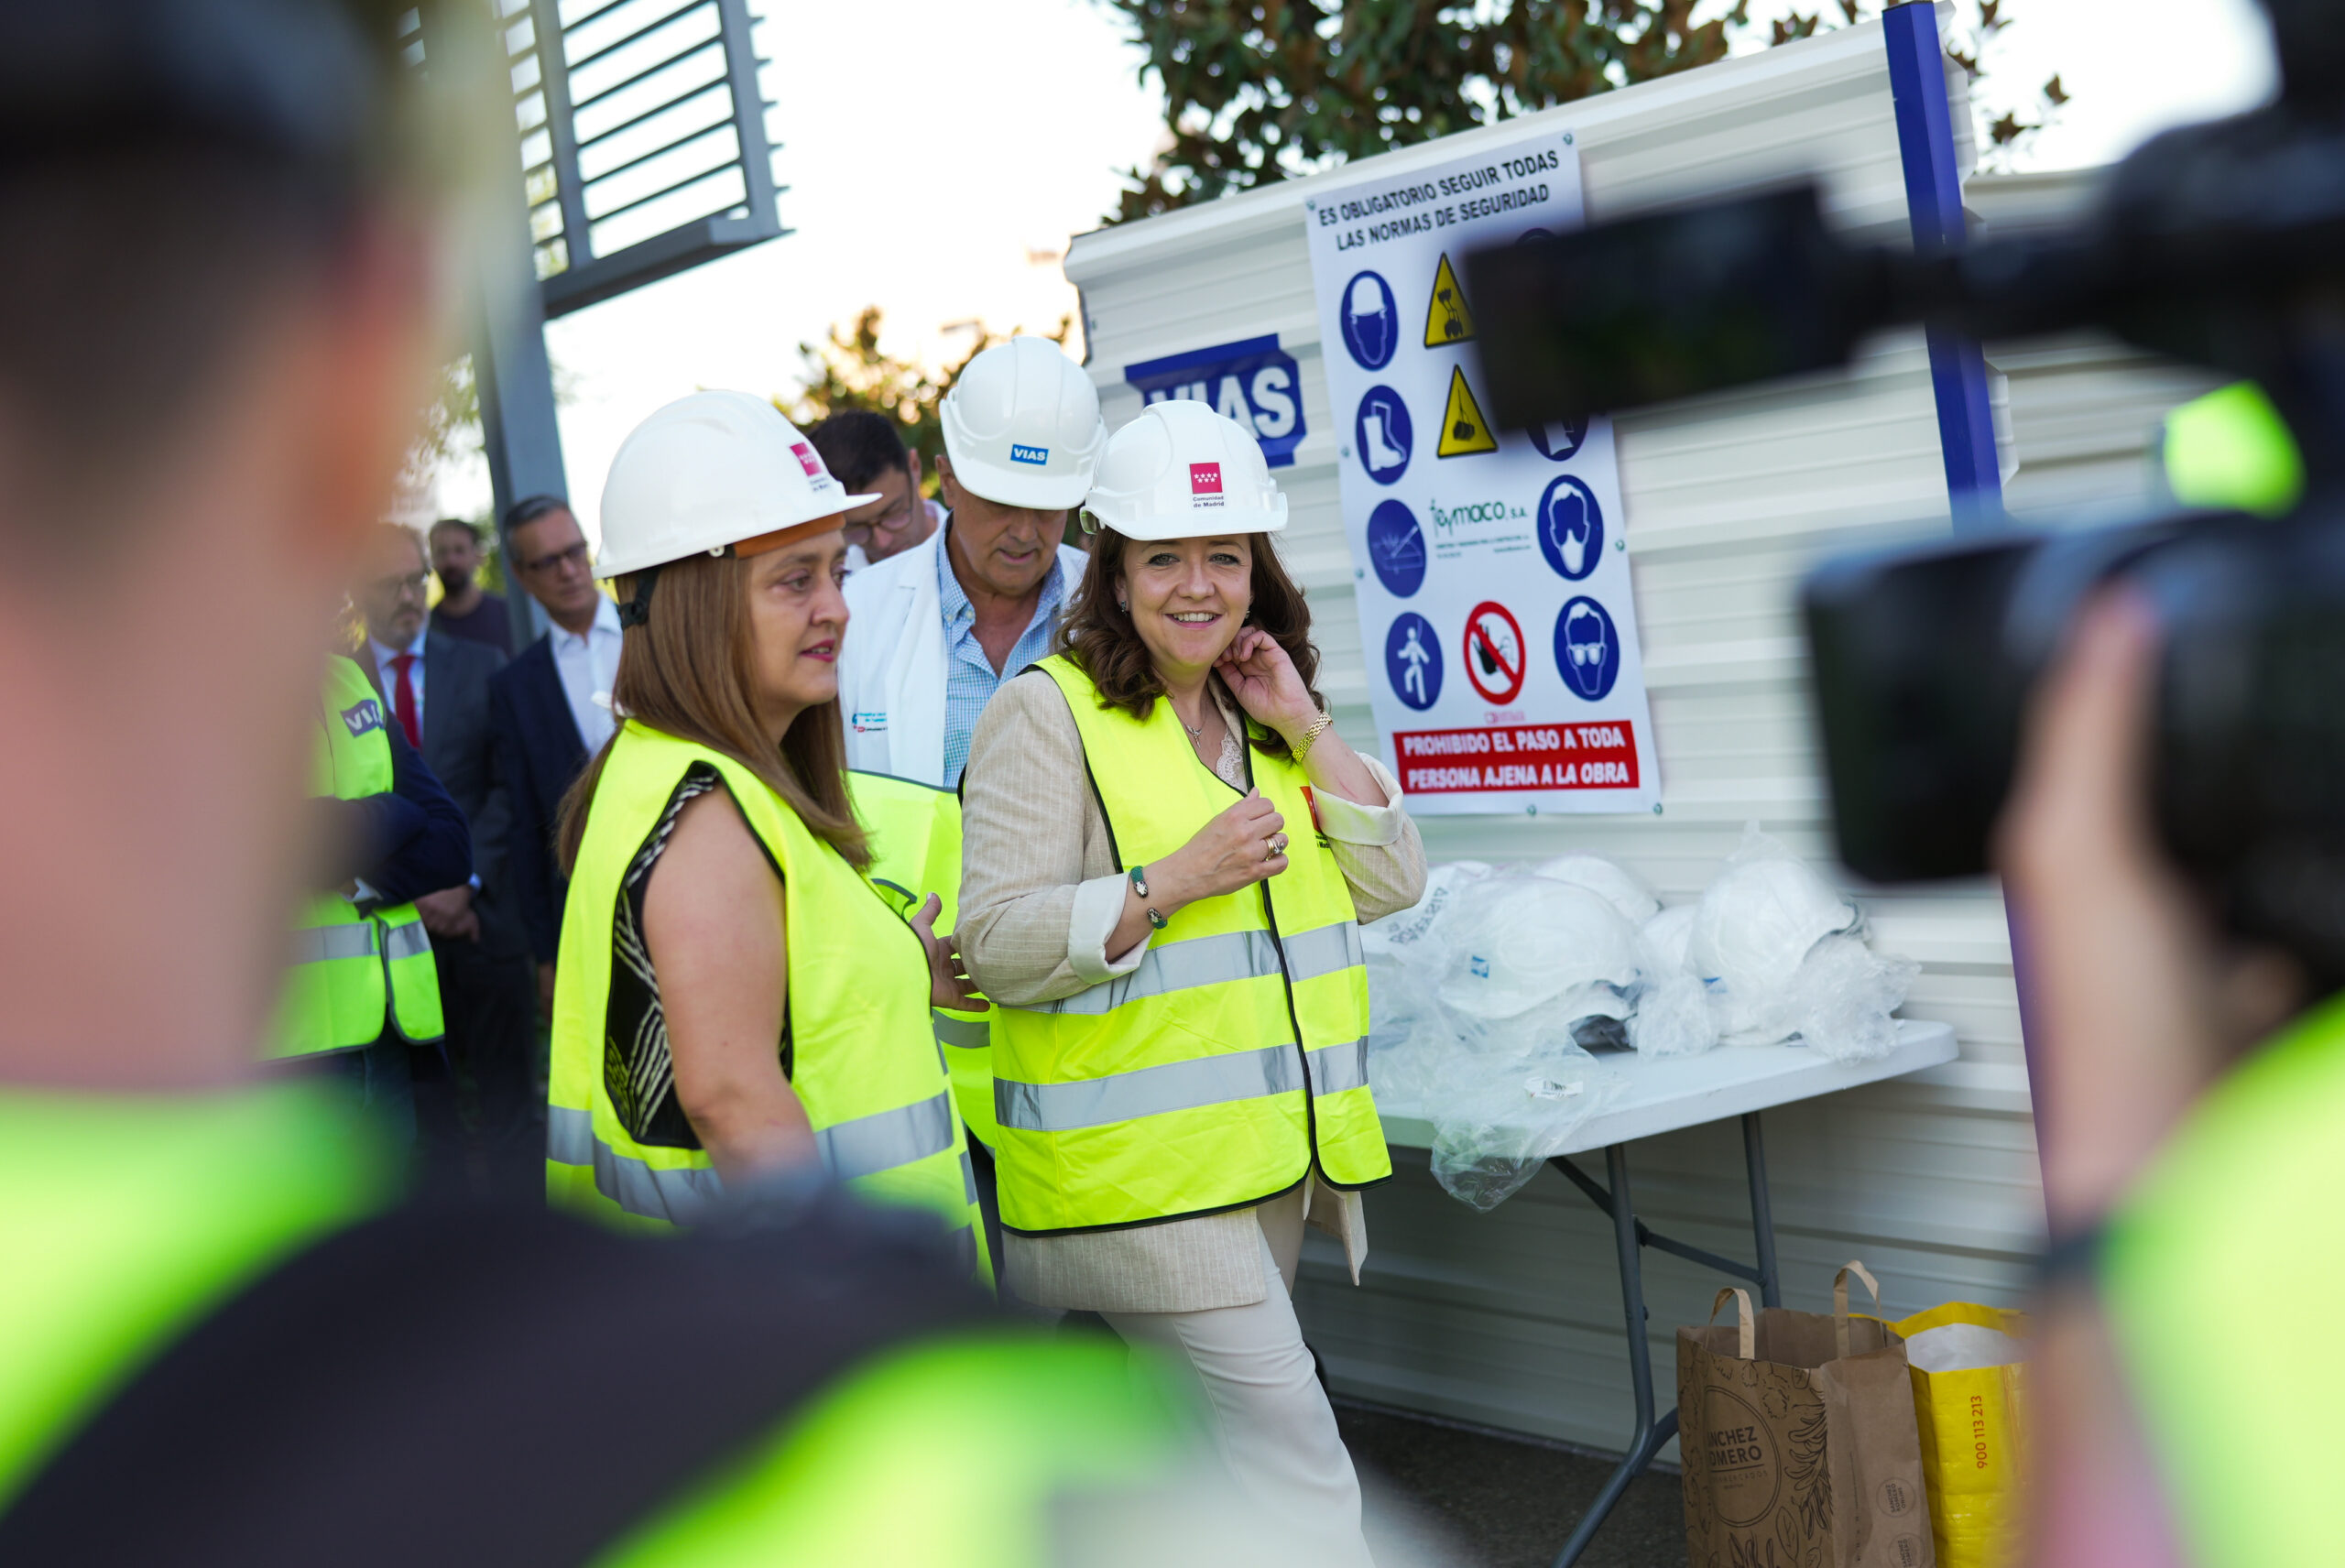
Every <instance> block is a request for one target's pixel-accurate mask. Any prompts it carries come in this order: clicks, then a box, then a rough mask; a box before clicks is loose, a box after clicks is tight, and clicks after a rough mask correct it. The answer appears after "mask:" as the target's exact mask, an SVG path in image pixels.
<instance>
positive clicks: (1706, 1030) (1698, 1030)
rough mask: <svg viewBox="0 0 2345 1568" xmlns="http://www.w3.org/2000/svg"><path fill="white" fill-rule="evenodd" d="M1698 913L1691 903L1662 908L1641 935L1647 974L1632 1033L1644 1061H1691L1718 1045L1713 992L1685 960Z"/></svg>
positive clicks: (1631, 1039) (1639, 992)
mask: <svg viewBox="0 0 2345 1568" xmlns="http://www.w3.org/2000/svg"><path fill="white" fill-rule="evenodd" d="M1697 912H1698V910H1697V908H1696V906H1695V905H1692V904H1680V905H1678V906H1676V907H1675V908H1674V909H1663V910H1662V911H1661V912H1660V913H1658V914H1656V915H1654V916H1653V917H1652V919H1651V920H1647V921H1645V923H1644V929H1643V930H1642V931H1640V932H1638V940H1639V941H1640V942H1641V959H1642V963H1643V967H1644V974H1643V978H1642V980H1641V983H1640V984H1639V985H1638V987H1637V1010H1636V1014H1635V1016H1634V1017H1632V1018H1630V1019H1629V1025H1628V1030H1629V1043H1630V1044H1631V1045H1633V1046H1635V1047H1636V1049H1637V1054H1638V1055H1640V1056H1693V1055H1696V1054H1698V1053H1700V1052H1702V1051H1707V1050H1709V1049H1710V1048H1711V1047H1712V1046H1714V1045H1716V1044H1718V1018H1717V1016H1716V1015H1715V1013H1714V1012H1713V1010H1712V1008H1711V1007H1710V997H1709V987H1708V986H1707V985H1704V984H1703V983H1702V977H1701V976H1700V975H1697V974H1696V973H1695V972H1694V969H1693V967H1692V965H1690V964H1688V963H1687V962H1686V959H1685V947H1686V942H1687V939H1688V938H1690V937H1691V936H1692V934H1693V930H1694V917H1695V915H1696V913H1697Z"/></svg>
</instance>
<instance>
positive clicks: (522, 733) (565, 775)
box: [489, 495, 619, 1018]
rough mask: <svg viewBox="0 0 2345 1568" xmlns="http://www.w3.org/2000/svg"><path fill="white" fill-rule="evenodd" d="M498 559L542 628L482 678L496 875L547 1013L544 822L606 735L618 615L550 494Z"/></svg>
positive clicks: (513, 519) (520, 508)
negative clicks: (490, 728) (501, 814)
mask: <svg viewBox="0 0 2345 1568" xmlns="http://www.w3.org/2000/svg"><path fill="white" fill-rule="evenodd" d="M505 559H506V561H507V562H509V563H510V566H511V570H512V575H513V580H514V582H515V583H518V584H519V585H520V587H521V590H522V591H523V592H524V593H528V594H529V597H530V598H532V599H535V600H536V601H537V602H538V604H540V606H541V607H542V608H543V609H544V610H545V613H546V618H547V619H549V620H550V621H551V622H552V623H553V625H552V627H551V629H550V630H549V631H548V632H547V633H546V635H545V636H544V637H540V638H539V639H538V640H537V641H536V642H533V643H531V644H530V645H529V647H528V648H526V649H524V650H523V651H522V652H521V653H520V654H518V656H516V657H515V659H514V660H513V662H512V663H510V664H508V665H507V666H506V667H505V668H504V669H503V670H498V671H497V672H496V678H495V679H494V680H492V681H490V682H489V701H490V704H491V708H492V711H493V713H494V714H495V722H496V746H497V759H498V765H499V767H500V768H501V769H502V770H503V772H504V775H505V781H506V788H507V791H508V792H509V793H510V795H511V797H512V802H513V833H512V840H511V844H510V845H509V849H508V853H507V874H508V876H509V877H510V878H511V880H512V883H513V890H514V895H515V899H516V902H517V903H518V905H519V907H520V912H521V923H522V926H523V928H524V929H525V930H526V931H527V932H528V933H529V947H530V951H531V952H532V953H534V954H535V956H536V958H537V964H538V1002H539V1006H540V1007H541V1008H542V1009H543V1010H544V1011H545V1013H546V1014H547V1016H548V1017H549V1018H550V1017H551V1015H552V1011H553V973H554V968H553V966H554V959H555V956H556V953H557V952H558V951H559V948H560V946H561V940H562V898H563V895H564V894H565V893H566V892H567V891H568V884H567V881H566V879H565V878H564V877H562V872H561V869H560V867H559V866H558V865H557V863H556V862H555V859H554V854H553V834H554V824H555V823H556V822H558V821H560V819H561V816H562V795H563V794H564V793H565V792H566V791H567V790H568V789H570V786H571V782H572V780H573V779H576V778H577V777H578V775H579V773H580V772H581V771H582V770H583V769H584V768H585V766H586V759H587V758H588V757H592V756H594V754H595V753H596V752H598V751H600V750H602V748H603V743H604V742H605V741H607V740H609V739H610V738H611V731H612V728H613V727H614V724H613V720H612V718H611V710H610V694H611V685H612V682H613V681H616V679H617V678H618V672H619V613H618V606H617V605H616V604H612V603H611V601H610V599H609V598H608V597H606V596H605V594H604V593H603V591H602V590H601V589H600V588H597V587H596V586H595V585H594V557H593V555H592V554H591V553H590V552H589V551H588V550H587V547H586V536H585V535H584V534H583V533H581V532H580V531H579V528H578V519H577V518H576V517H573V516H572V515H571V511H570V506H569V503H568V502H566V501H563V500H562V499H561V498H560V497H559V496H554V495H532V496H530V497H529V499H527V500H525V501H517V502H515V503H514V504H513V506H511V508H509V509H508V510H507V513H506V515H505Z"/></svg>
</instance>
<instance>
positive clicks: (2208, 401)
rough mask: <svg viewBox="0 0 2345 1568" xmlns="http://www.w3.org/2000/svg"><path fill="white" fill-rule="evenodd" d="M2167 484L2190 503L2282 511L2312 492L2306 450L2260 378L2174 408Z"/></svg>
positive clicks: (2270, 513) (2168, 429) (2269, 513)
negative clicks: (2307, 479)
mask: <svg viewBox="0 0 2345 1568" xmlns="http://www.w3.org/2000/svg"><path fill="white" fill-rule="evenodd" d="M2163 457H2164V460H2165V482H2166V488H2167V489H2169V490H2171V491H2172V492H2173V493H2174V498H2175V499H2176V500H2177V501H2179V502H2181V503H2182V504H2183V505H2184V506H2208V507H2220V508H2223V509H2225V510H2230V511H2240V512H2253V513H2255V514H2257V515H2258V516H2260V517H2279V516H2280V515H2281V514H2283V513H2285V512H2287V511H2290V510H2292V509H2293V508H2294V507H2295V506H2296V501H2297V498H2298V497H2300V496H2301V495H2304V492H2305V460H2304V453H2303V452H2299V451H2298V450H2297V448H2296V436H2295V435H2294V433H2292V432H2291V431H2290V430H2289V429H2288V423H2287V421H2286V420H2285V419H2282V418H2281V417H2280V410H2279V409H2277V408H2274V407H2273V406H2272V399H2271V398H2269V397H2265V396H2264V394H2263V388H2262V387H2258V386H2257V385H2256V384H2255V383H2254V382H2252V381H2238V382H2233V383H2232V384H2231V385H2230V386H2229V387H2222V388H2220V390H2217V391H2213V392H2209V393H2208V394H2207V395H2206V396H2205V397H2194V398H2192V399H2191V400H2190V401H2189V402H2187V403H2185V404H2184V405H2182V407H2181V408H2176V410H2175V411H2174V412H2173V413H2171V414H2168V415H2167V416H2166V420H2165V452H2164V453H2163Z"/></svg>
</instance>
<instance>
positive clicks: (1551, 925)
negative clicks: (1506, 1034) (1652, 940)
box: [1441, 871, 1640, 1026]
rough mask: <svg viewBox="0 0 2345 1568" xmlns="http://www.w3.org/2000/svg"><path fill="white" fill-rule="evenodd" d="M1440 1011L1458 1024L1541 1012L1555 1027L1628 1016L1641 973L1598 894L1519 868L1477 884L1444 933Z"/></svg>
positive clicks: (1626, 931) (1633, 945)
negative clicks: (1457, 1018) (1458, 1020)
mask: <svg viewBox="0 0 2345 1568" xmlns="http://www.w3.org/2000/svg"><path fill="white" fill-rule="evenodd" d="M1444 934H1445V940H1446V942H1447V946H1448V950H1449V952H1448V963H1447V964H1446V965H1445V968H1444V971H1443V975H1442V980H1441V1001H1442V1005H1443V1006H1444V1007H1447V1008H1449V1009H1450V1010H1451V1011H1452V1012H1454V1013H1456V1014H1460V1015H1462V1016H1463V1017H1464V1018H1478V1019H1491V1018H1519V1017H1521V1016H1522V1015H1523V1014H1525V1013H1528V1012H1530V1011H1531V1010H1532V1008H1534V1007H1535V1008H1538V1009H1539V1011H1540V1013H1541V1014H1542V1015H1543V1017H1544V1018H1549V1019H1552V1020H1553V1021H1554V1022H1555V1023H1557V1024H1560V1025H1566V1026H1567V1025H1569V1024H1570V1023H1571V1022H1572V1021H1573V1020H1574V1019H1576V1018H1587V1017H1589V1016H1591V1015H1595V1014H1601V1015H1604V1016H1605V1017H1608V1018H1626V1017H1627V1016H1628V1015H1629V1011H1630V1007H1631V1003H1630V1000H1629V993H1630V991H1631V987H1633V986H1634V985H1636V983H1637V976H1638V974H1639V973H1640V967H1639V963H1638V956H1639V954H1638V948H1639V942H1638V940H1637V931H1636V928H1635V927H1634V926H1632V925H1631V924H1630V923H1629V922H1628V921H1627V920H1624V919H1622V918H1621V915H1620V911H1619V910H1618V909H1614V908H1613V907H1612V905H1611V903H1610V902H1609V901H1608V900H1607V899H1606V898H1603V897H1602V896H1601V895H1599V894H1596V893H1591V892H1589V891H1588V890H1587V888H1585V887H1576V886H1574V885H1573V884H1571V883H1567V882H1556V881H1552V880H1550V879H1548V878H1546V877H1539V876H1534V875H1532V874H1529V873H1526V872H1521V871H1500V872H1494V873H1492V874H1491V875H1490V876H1489V877H1487V878H1485V879H1484V880H1482V881H1481V882H1479V883H1478V884H1477V885H1475V887H1474V888H1473V890H1472V894H1471V896H1470V897H1468V898H1464V899H1463V900H1462V901H1461V902H1460V905H1459V908H1458V910H1457V912H1456V915H1455V916H1453V917H1452V918H1451V919H1450V920H1448V922H1447V923H1446V927H1445V933H1444Z"/></svg>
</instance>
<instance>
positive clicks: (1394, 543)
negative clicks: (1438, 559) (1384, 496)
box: [1368, 501, 1425, 599]
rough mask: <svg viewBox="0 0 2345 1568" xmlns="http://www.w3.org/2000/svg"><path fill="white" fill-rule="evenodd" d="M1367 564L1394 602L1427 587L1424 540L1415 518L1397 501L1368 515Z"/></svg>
mask: <svg viewBox="0 0 2345 1568" xmlns="http://www.w3.org/2000/svg"><path fill="white" fill-rule="evenodd" d="M1368 563H1369V565H1370V566H1373V567H1374V568H1376V580H1377V581H1378V582H1379V583H1383V584H1384V591H1385V592H1386V593H1390V594H1391V595H1392V596H1393V597H1394V598H1395V599H1405V598H1407V597H1408V596H1409V595H1410V594H1412V593H1415V592H1416V591H1417V590H1418V589H1420V588H1422V587H1423V586H1424V583H1425V536H1424V531H1423V529H1421V528H1418V527H1417V519H1416V515H1415V514H1414V513H1412V512H1411V511H1410V510H1409V508H1408V507H1406V506H1402V504H1401V503H1400V502H1398V501H1386V502H1383V503H1381V504H1380V505H1379V506H1377V508H1376V510H1374V511H1373V512H1370V513H1369V515H1368Z"/></svg>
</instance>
